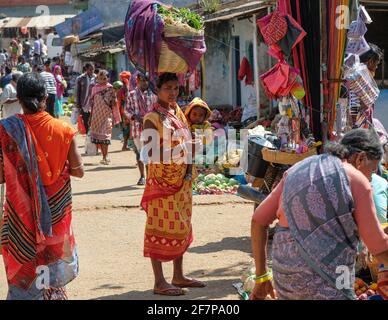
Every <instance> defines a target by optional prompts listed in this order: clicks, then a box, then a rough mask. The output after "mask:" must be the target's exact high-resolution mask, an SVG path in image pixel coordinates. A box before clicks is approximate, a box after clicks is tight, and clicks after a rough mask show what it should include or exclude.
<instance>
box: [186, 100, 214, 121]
mask: <svg viewBox="0 0 388 320" xmlns="http://www.w3.org/2000/svg"><path fill="white" fill-rule="evenodd" d="M195 107H200V108H203V109H205V110H206V116H205V120H204V121H207V119H209V118H210V116H211V115H212V111H211V110H210V108H209V106H208V105H207V103H206V102H205V101H203V100H202V99H200V98H194V99H193V101H191V102H190V104H189V105H188V107H187V109H186V111H185V116H186V118H187V120H188V121H190V117H189V116H190V112H191V111H192V110H193V108H195Z"/></svg>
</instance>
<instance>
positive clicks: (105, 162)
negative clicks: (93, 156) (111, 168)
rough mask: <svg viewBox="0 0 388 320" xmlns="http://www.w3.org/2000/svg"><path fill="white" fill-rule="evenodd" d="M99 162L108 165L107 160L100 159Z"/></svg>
mask: <svg viewBox="0 0 388 320" xmlns="http://www.w3.org/2000/svg"><path fill="white" fill-rule="evenodd" d="M100 164H102V165H104V166H107V165H109V162H108V161H107V160H101V161H100Z"/></svg>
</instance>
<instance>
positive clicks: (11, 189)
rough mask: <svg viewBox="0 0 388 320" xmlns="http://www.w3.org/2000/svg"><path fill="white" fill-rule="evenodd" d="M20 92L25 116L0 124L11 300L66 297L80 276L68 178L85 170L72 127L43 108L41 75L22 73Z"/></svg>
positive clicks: (4, 236) (4, 233)
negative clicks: (68, 287)
mask: <svg viewBox="0 0 388 320" xmlns="http://www.w3.org/2000/svg"><path fill="white" fill-rule="evenodd" d="M17 92H18V93H17V97H18V99H19V102H20V104H21V105H22V107H23V111H24V114H23V115H16V116H13V117H9V118H7V119H4V120H2V121H1V122H0V139H1V144H0V160H1V161H0V182H1V183H5V184H6V199H5V206H4V217H3V218H2V220H1V225H2V227H1V244H2V255H3V260H4V265H5V269H6V275H7V280H8V299H10V300H43V299H44V300H57V299H59V300H63V299H67V296H66V292H65V289H64V287H65V285H66V284H68V283H69V282H70V281H72V280H73V279H74V278H75V277H76V276H77V275H78V256H77V249H76V245H75V240H74V234H73V231H72V228H71V220H72V209H71V208H72V194H71V185H70V176H75V177H82V176H83V174H84V171H83V165H82V159H81V157H80V155H79V153H78V151H77V144H76V142H75V131H74V130H73V129H72V128H71V127H70V126H69V125H68V124H67V123H64V122H62V121H60V120H57V119H54V118H53V117H51V116H50V115H49V114H48V113H47V112H45V103H46V99H47V92H46V87H45V81H44V79H43V78H41V76H40V75H38V74H34V73H27V74H25V75H23V76H22V77H21V78H20V79H19V81H18V85H17ZM38 275H39V276H38Z"/></svg>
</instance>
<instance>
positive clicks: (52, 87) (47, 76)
mask: <svg viewBox="0 0 388 320" xmlns="http://www.w3.org/2000/svg"><path fill="white" fill-rule="evenodd" d="M40 75H41V76H42V78H43V79H44V81H45V82H46V87H47V93H48V94H55V95H56V94H57V87H56V83H55V78H54V75H53V74H52V73H50V72H46V71H43V72H41V73H40Z"/></svg>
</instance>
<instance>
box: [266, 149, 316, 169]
mask: <svg viewBox="0 0 388 320" xmlns="http://www.w3.org/2000/svg"><path fill="white" fill-rule="evenodd" d="M261 152H262V155H263V159H264V160H265V161H267V162H272V163H277V164H284V165H294V164H295V163H298V162H299V161H302V160H304V159H306V158H308V157H311V156H314V155H316V154H317V149H316V148H311V149H310V150H309V151H308V152H306V153H301V154H298V153H288V152H281V151H278V150H270V149H268V148H264V149H263V150H262V151H261Z"/></svg>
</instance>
